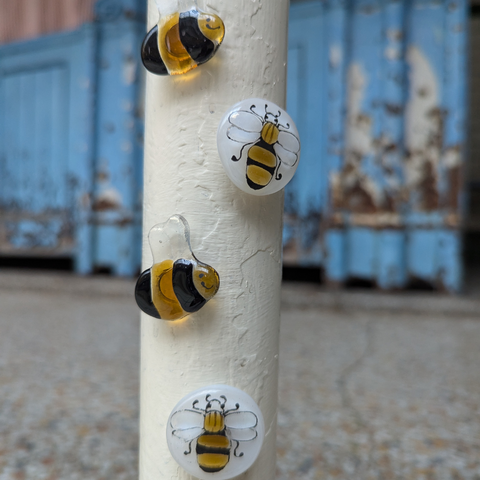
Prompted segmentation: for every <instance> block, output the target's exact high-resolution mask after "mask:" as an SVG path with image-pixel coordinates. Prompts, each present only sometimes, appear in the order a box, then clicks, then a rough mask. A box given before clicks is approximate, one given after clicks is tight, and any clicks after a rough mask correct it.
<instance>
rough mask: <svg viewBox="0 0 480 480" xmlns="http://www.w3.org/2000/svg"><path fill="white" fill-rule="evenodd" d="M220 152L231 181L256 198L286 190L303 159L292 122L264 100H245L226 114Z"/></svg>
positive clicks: (282, 112)
mask: <svg viewBox="0 0 480 480" xmlns="http://www.w3.org/2000/svg"><path fill="white" fill-rule="evenodd" d="M217 148H218V153H219V155H220V160H221V161H222V164H223V166H224V168H225V171H226V173H227V175H228V176H229V178H230V180H231V181H232V182H233V183H234V184H235V185H236V186H237V187H238V188H240V189H241V190H243V191H244V192H246V193H250V194H252V195H270V194H271V193H275V192H278V191H279V190H281V189H282V188H284V187H285V185H286V184H287V183H288V182H289V181H290V180H291V179H292V177H293V175H294V174H295V171H296V169H297V167H298V161H299V159H300V139H299V135H298V130H297V127H296V126H295V123H294V122H293V120H292V118H291V117H290V115H288V113H287V112H285V110H283V109H281V108H280V107H279V106H278V105H275V104H274V103H273V102H269V101H268V100H262V99H260V98H249V99H248V100H243V101H241V102H239V103H237V104H236V105H234V106H233V107H232V108H230V110H229V111H228V112H227V113H225V115H224V117H223V118H222V120H221V122H220V125H219V127H218V132H217Z"/></svg>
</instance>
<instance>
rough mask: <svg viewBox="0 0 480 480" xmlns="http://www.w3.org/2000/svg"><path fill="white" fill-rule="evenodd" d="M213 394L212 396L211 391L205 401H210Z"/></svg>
mask: <svg viewBox="0 0 480 480" xmlns="http://www.w3.org/2000/svg"><path fill="white" fill-rule="evenodd" d="M211 396H212V395H210V393H208V394H207V396H206V397H205V401H206V402H209V401H210V397H211Z"/></svg>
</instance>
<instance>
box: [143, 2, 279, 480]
mask: <svg viewBox="0 0 480 480" xmlns="http://www.w3.org/2000/svg"><path fill="white" fill-rule="evenodd" d="M159 3H160V4H161V6H163V7H165V9H169V8H170V9H173V8H174V7H176V6H177V0H159ZM288 6H289V2H288V0H236V1H233V0H205V3H203V1H202V0H199V1H198V7H199V8H200V9H202V10H205V11H208V12H212V13H216V14H218V15H219V16H220V17H221V18H222V19H223V21H224V22H225V27H226V34H225V40H224V42H223V44H222V46H221V47H220V49H219V50H218V52H217V54H216V56H215V57H214V58H213V59H212V60H210V61H209V62H208V63H206V64H205V65H202V66H201V67H199V68H197V69H195V70H193V71H192V72H190V73H188V74H186V75H180V76H175V77H159V76H154V75H152V74H150V73H147V91H146V128H145V173H144V184H145V188H144V226H143V238H144V244H143V252H144V254H143V265H144V268H147V267H149V266H151V265H152V256H151V252H150V247H149V245H148V242H147V235H148V232H149V230H150V228H151V227H152V226H154V225H155V224H157V223H161V222H165V221H166V220H167V219H168V218H169V217H170V216H172V215H174V214H176V213H178V214H181V215H183V216H184V217H185V218H186V219H187V221H188V222H189V224H190V227H191V244H192V249H193V252H194V253H195V254H196V255H197V257H198V258H199V259H200V260H201V261H203V262H205V263H208V264H209V265H212V266H213V267H214V268H215V269H216V270H217V271H218V273H219V275H220V290H219V291H218V293H217V295H216V296H215V298H214V299H212V300H211V301H210V302H208V303H207V304H206V305H205V307H203V308H202V309H201V310H200V311H199V312H197V313H194V314H192V315H191V316H189V317H187V318H186V319H184V320H180V321H179V322H173V323H171V322H168V321H163V320H157V319H154V318H152V317H149V316H147V315H145V314H142V326H141V330H142V334H141V413H140V479H141V480H159V479H169V480H170V479H174V478H175V479H176V478H178V479H190V478H192V477H191V476H190V475H188V474H187V473H185V472H184V471H183V470H182V469H181V468H180V467H179V466H178V465H177V463H176V462H175V461H174V460H173V458H172V456H171V455H170V453H169V450H168V448H167V443H166V422H167V418H168V416H169V414H170V412H171V410H172V408H173V407H174V406H175V404H176V403H177V402H178V401H179V400H180V399H181V398H182V397H183V396H185V395H186V394H188V393H189V392H191V391H193V390H196V389H198V388H200V387H204V386H208V385H213V384H227V385H231V386H234V387H237V388H240V389H241V390H243V391H245V392H246V393H248V394H249V395H250V396H252V397H253V399H254V400H255V401H256V402H257V403H258V405H259V407H260V408H261V410H262V413H263V415H264V419H265V428H266V438H265V442H264V445H263V448H262V451H261V453H260V456H259V458H258V459H257V461H256V462H255V464H254V465H253V467H251V468H250V469H249V470H248V472H247V473H245V474H243V475H242V476H241V478H242V480H254V479H255V480H259V479H261V480H273V478H274V476H275V453H276V452H275V440H276V439H275V435H276V421H277V379H278V333H279V318H280V281H281V266H282V214H283V192H279V193H276V194H273V195H270V196H260V197H259V196H252V195H248V194H246V193H243V192H242V191H241V190H239V189H238V188H237V187H235V186H234V185H233V184H232V183H231V181H230V180H229V179H228V177H227V176H226V174H225V173H224V171H223V167H222V165H221V163H220V160H219V158H218V153H217V144H216V133H217V127H218V124H219V122H220V119H221V118H222V116H223V114H224V113H225V112H226V111H227V109H228V108H229V107H230V106H232V105H233V104H235V103H237V102H238V101H240V100H243V99H247V98H251V97H259V98H265V99H268V100H271V101H273V102H275V103H277V104H278V105H279V106H281V107H283V108H284V107H285V94H286V65H287V20H288ZM157 21H158V11H157V6H156V4H155V1H154V0H149V15H148V28H149V29H150V28H151V27H153V26H154V25H155V24H156V23H157ZM239 478H240V477H239Z"/></svg>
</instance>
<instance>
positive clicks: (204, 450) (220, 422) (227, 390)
mask: <svg viewBox="0 0 480 480" xmlns="http://www.w3.org/2000/svg"><path fill="white" fill-rule="evenodd" d="M264 437H265V425H264V421H263V416H262V412H261V411H260V409H259V408H258V405H257V404H256V403H255V401H254V400H253V399H252V397H250V396H249V395H247V394H246V393H245V392H243V391H242V390H239V389H238V388H234V387H230V386H228V385H212V386H208V387H205V388H201V389H199V390H195V391H194V392H192V393H190V394H188V395H187V396H186V397H184V398H182V400H180V401H179V402H178V403H177V405H176V406H175V408H174V409H173V411H172V413H171V414H170V417H169V418H168V422H167V443H168V448H169V449H170V453H171V454H172V456H173V458H174V459H175V460H176V461H177V462H178V464H179V465H180V466H181V467H183V468H184V469H185V470H186V471H187V472H188V473H190V474H191V475H193V476H195V477H197V478H199V479H201V480H209V479H215V480H227V479H229V478H234V477H236V476H237V475H240V474H241V473H243V472H245V471H246V470H247V469H248V468H250V467H251V466H252V465H253V463H254V462H255V460H256V458H257V457H258V454H259V453H260V449H261V448H262V444H263V439H264Z"/></svg>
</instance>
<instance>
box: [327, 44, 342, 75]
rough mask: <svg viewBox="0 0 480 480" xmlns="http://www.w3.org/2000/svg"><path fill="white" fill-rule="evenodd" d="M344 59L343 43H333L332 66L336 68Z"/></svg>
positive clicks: (330, 55)
mask: <svg viewBox="0 0 480 480" xmlns="http://www.w3.org/2000/svg"><path fill="white" fill-rule="evenodd" d="M342 59H343V55H342V47H341V45H331V46H330V52H329V62H330V68H332V69H336V68H338V67H339V65H341V63H342Z"/></svg>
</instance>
